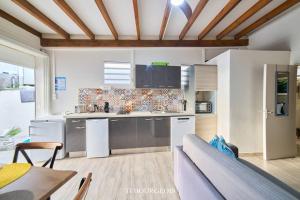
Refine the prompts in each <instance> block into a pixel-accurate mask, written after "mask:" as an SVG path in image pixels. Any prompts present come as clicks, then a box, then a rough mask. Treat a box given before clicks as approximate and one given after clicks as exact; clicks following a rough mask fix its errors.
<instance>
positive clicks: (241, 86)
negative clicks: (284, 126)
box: [230, 50, 290, 152]
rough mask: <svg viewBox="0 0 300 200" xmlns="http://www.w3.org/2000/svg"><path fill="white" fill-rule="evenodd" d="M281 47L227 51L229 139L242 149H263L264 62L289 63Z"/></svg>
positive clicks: (247, 150) (242, 150)
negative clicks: (275, 49)
mask: <svg viewBox="0 0 300 200" xmlns="http://www.w3.org/2000/svg"><path fill="white" fill-rule="evenodd" d="M289 59H290V53H289V52H282V51H249V50H231V51H230V110H231V111H230V124H231V125H230V127H231V129H230V132H231V136H230V139H231V142H232V143H233V144H239V147H240V150H241V152H262V144H263V143H262V142H263V132H262V130H263V129H262V120H263V118H262V116H263V114H262V110H263V66H264V64H283V65H284V64H286V65H287V64H289Z"/></svg>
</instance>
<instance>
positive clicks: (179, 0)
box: [171, 0, 184, 6]
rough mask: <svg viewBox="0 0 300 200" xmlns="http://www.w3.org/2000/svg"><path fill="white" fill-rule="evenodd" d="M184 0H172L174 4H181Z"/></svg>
mask: <svg viewBox="0 0 300 200" xmlns="http://www.w3.org/2000/svg"><path fill="white" fill-rule="evenodd" d="M183 2H184V0H171V4H172V5H173V6H180V5H181V4H182V3H183Z"/></svg>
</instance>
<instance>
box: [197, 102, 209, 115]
mask: <svg viewBox="0 0 300 200" xmlns="http://www.w3.org/2000/svg"><path fill="white" fill-rule="evenodd" d="M195 109H196V113H212V103H211V102H210V101H196V105H195Z"/></svg>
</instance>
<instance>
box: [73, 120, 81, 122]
mask: <svg viewBox="0 0 300 200" xmlns="http://www.w3.org/2000/svg"><path fill="white" fill-rule="evenodd" d="M78 122H80V120H72V123H78Z"/></svg>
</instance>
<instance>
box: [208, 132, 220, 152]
mask: <svg viewBox="0 0 300 200" xmlns="http://www.w3.org/2000/svg"><path fill="white" fill-rule="evenodd" d="M218 143H219V137H218V136H217V135H215V136H214V137H213V138H212V139H211V141H210V142H209V144H210V146H212V147H214V148H216V149H217V148H218Z"/></svg>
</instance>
